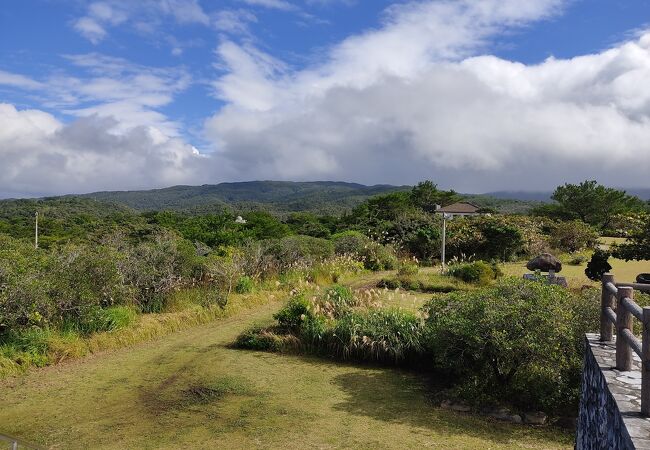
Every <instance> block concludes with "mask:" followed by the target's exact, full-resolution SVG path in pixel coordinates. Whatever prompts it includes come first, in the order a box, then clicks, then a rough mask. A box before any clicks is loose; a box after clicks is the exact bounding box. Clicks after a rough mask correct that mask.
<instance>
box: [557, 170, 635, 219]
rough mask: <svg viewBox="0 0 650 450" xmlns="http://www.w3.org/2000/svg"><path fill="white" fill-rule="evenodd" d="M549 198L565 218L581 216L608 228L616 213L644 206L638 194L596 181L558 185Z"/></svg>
mask: <svg viewBox="0 0 650 450" xmlns="http://www.w3.org/2000/svg"><path fill="white" fill-rule="evenodd" d="M551 198H552V199H553V200H555V201H556V202H557V203H558V205H559V206H558V207H559V209H560V212H561V214H562V215H564V216H565V217H566V218H570V219H580V220H582V221H583V222H585V223H588V224H590V225H593V226H595V227H598V228H600V229H604V228H607V226H608V225H609V224H610V222H611V220H612V218H613V216H614V215H615V214H621V213H626V212H630V211H637V210H643V209H645V208H646V206H645V204H644V202H643V201H641V200H640V199H639V198H638V197H634V196H631V195H628V194H627V193H626V192H625V191H621V190H618V189H613V188H608V187H605V186H602V185H600V184H598V183H597V182H596V180H587V181H583V182H582V183H580V184H569V183H567V184H565V185H564V186H559V187H558V188H557V189H555V192H553V196H552V197H551Z"/></svg>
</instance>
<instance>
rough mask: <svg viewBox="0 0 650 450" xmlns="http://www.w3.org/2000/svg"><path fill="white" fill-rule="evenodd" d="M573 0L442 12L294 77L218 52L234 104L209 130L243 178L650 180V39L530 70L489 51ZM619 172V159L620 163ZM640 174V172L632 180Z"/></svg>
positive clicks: (255, 59) (228, 45) (234, 48)
mask: <svg viewBox="0 0 650 450" xmlns="http://www.w3.org/2000/svg"><path fill="white" fill-rule="evenodd" d="M562 7H563V4H562V2H559V1H553V0H548V1H515V0H507V1H497V0H484V1H469V0H467V1H455V2H452V1H444V0H443V1H435V2H434V1H427V2H409V3H405V4H400V5H398V6H394V7H392V8H389V10H388V11H387V14H386V18H385V23H384V25H383V26H382V28H380V29H378V30H371V31H368V32H366V33H363V34H360V35H357V36H352V37H350V38H348V39H346V40H344V41H343V42H341V43H340V44H338V45H336V46H334V47H333V48H332V49H330V50H329V52H327V54H325V55H323V62H322V63H320V64H317V65H314V66H312V67H309V68H307V69H304V70H298V71H291V70H288V69H287V68H286V67H284V66H282V64H281V63H279V62H277V61H275V60H273V59H270V58H268V57H264V55H263V54H261V53H260V52H259V50H255V49H251V48H250V47H249V46H240V45H237V44H235V43H233V42H225V43H222V44H221V45H220V46H219V48H218V55H219V58H220V61H221V62H222V63H223V64H226V65H227V67H228V68H229V70H227V71H226V73H225V74H224V75H222V76H220V77H219V79H218V80H217V81H216V82H215V83H214V87H215V93H216V95H217V96H219V97H220V98H221V99H222V100H223V101H225V102H226V103H227V105H226V107H224V108H223V109H222V110H221V111H219V112H218V113H217V114H215V115H214V116H213V117H212V118H210V119H209V120H208V121H207V122H206V133H207V135H208V136H209V137H211V139H213V141H214V142H215V145H216V146H217V147H218V148H219V151H220V155H222V157H223V158H224V159H225V160H227V161H229V164H231V166H232V167H233V168H234V170H236V171H237V173H239V176H240V177H241V178H265V179H269V178H282V179H314V178H319V179H322V178H330V179H348V180H355V181H362V182H370V183H373V182H393V183H404V182H414V181H417V180H419V179H423V178H433V179H435V180H438V181H439V182H440V183H442V184H444V185H447V186H450V187H454V188H456V189H461V190H469V191H477V190H489V189H501V188H517V189H548V188H552V187H553V186H555V185H556V184H558V183H561V182H564V181H566V180H572V181H578V180H581V179H585V178H594V177H598V178H599V179H601V180H602V181H603V182H608V183H610V184H614V185H628V186H632V185H647V173H648V171H650V87H648V86H646V85H647V83H644V82H643V80H647V79H648V78H649V77H650V33H648V34H644V35H643V36H642V37H640V38H639V39H638V40H636V41H633V42H628V43H625V44H622V45H619V46H617V47H615V48H612V49H610V50H607V51H603V52H601V53H597V54H593V55H586V56H583V57H578V58H573V59H570V60H556V59H552V58H551V59H549V60H547V61H545V62H543V63H541V64H538V65H524V64H520V63H515V62H511V61H507V60H503V59H499V58H496V57H494V56H478V57H477V56H474V55H477V54H479V55H480V53H481V52H482V51H484V50H486V49H487V48H488V46H487V44H489V41H490V39H491V38H493V37H494V36H496V35H499V34H501V33H503V32H510V31H512V30H513V29H516V28H518V27H522V26H526V25H528V24H529V23H530V22H531V21H535V20H540V19H544V18H548V17H551V16H553V15H554V14H557V13H558V12H559V11H561V8H562ZM605 161H607V162H605ZM623 171H624V172H625V173H626V175H625V176H624V177H621V176H620V173H622V172H623Z"/></svg>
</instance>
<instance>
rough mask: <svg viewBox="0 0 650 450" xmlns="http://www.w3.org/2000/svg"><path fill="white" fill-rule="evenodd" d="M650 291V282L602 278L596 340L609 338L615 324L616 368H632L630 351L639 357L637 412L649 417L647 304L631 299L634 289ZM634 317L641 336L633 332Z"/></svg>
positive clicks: (649, 323)
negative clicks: (627, 281)
mask: <svg viewBox="0 0 650 450" xmlns="http://www.w3.org/2000/svg"><path fill="white" fill-rule="evenodd" d="M635 289H636V290H638V291H643V292H650V285H643V284H639V283H615V282H614V276H613V275H612V274H609V273H606V274H605V275H603V278H602V292H601V305H600V306H601V308H600V311H601V313H600V340H601V341H611V340H612V339H613V331H614V326H615V328H616V368H617V369H618V370H622V371H625V370H632V352H633V351H634V353H636V354H637V355H639V358H641V414H642V415H643V416H645V417H650V307H647V306H646V307H643V308H641V307H640V306H639V305H638V304H637V303H636V302H635V301H634V290H635ZM634 318H636V319H638V320H639V321H640V322H641V323H642V324H643V333H642V335H641V339H639V338H637V337H636V336H635V335H634V332H633V325H634Z"/></svg>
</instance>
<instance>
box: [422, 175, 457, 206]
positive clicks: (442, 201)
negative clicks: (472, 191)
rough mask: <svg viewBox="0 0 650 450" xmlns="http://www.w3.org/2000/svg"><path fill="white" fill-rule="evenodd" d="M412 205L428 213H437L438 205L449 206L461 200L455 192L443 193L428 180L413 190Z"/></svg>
mask: <svg viewBox="0 0 650 450" xmlns="http://www.w3.org/2000/svg"><path fill="white" fill-rule="evenodd" d="M410 197H411V203H413V205H414V206H416V207H417V208H420V209H422V210H424V211H426V212H435V210H436V205H441V206H447V205H450V204H452V203H454V202H457V201H459V200H460V197H459V196H458V194H456V192H454V191H453V190H451V191H441V190H439V189H438V186H437V185H436V184H434V183H433V182H431V181H429V180H427V181H422V182H420V183H418V184H417V185H416V186H415V187H413V189H412V190H411V195H410Z"/></svg>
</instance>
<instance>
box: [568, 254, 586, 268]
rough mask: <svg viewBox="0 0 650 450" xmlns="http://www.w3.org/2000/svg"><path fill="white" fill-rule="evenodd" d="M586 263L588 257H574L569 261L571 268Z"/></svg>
mask: <svg viewBox="0 0 650 450" xmlns="http://www.w3.org/2000/svg"><path fill="white" fill-rule="evenodd" d="M586 262H587V257H586V256H584V255H577V256H574V257H572V258H571V259H570V260H569V265H571V266H579V265H581V264H584V263H586Z"/></svg>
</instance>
